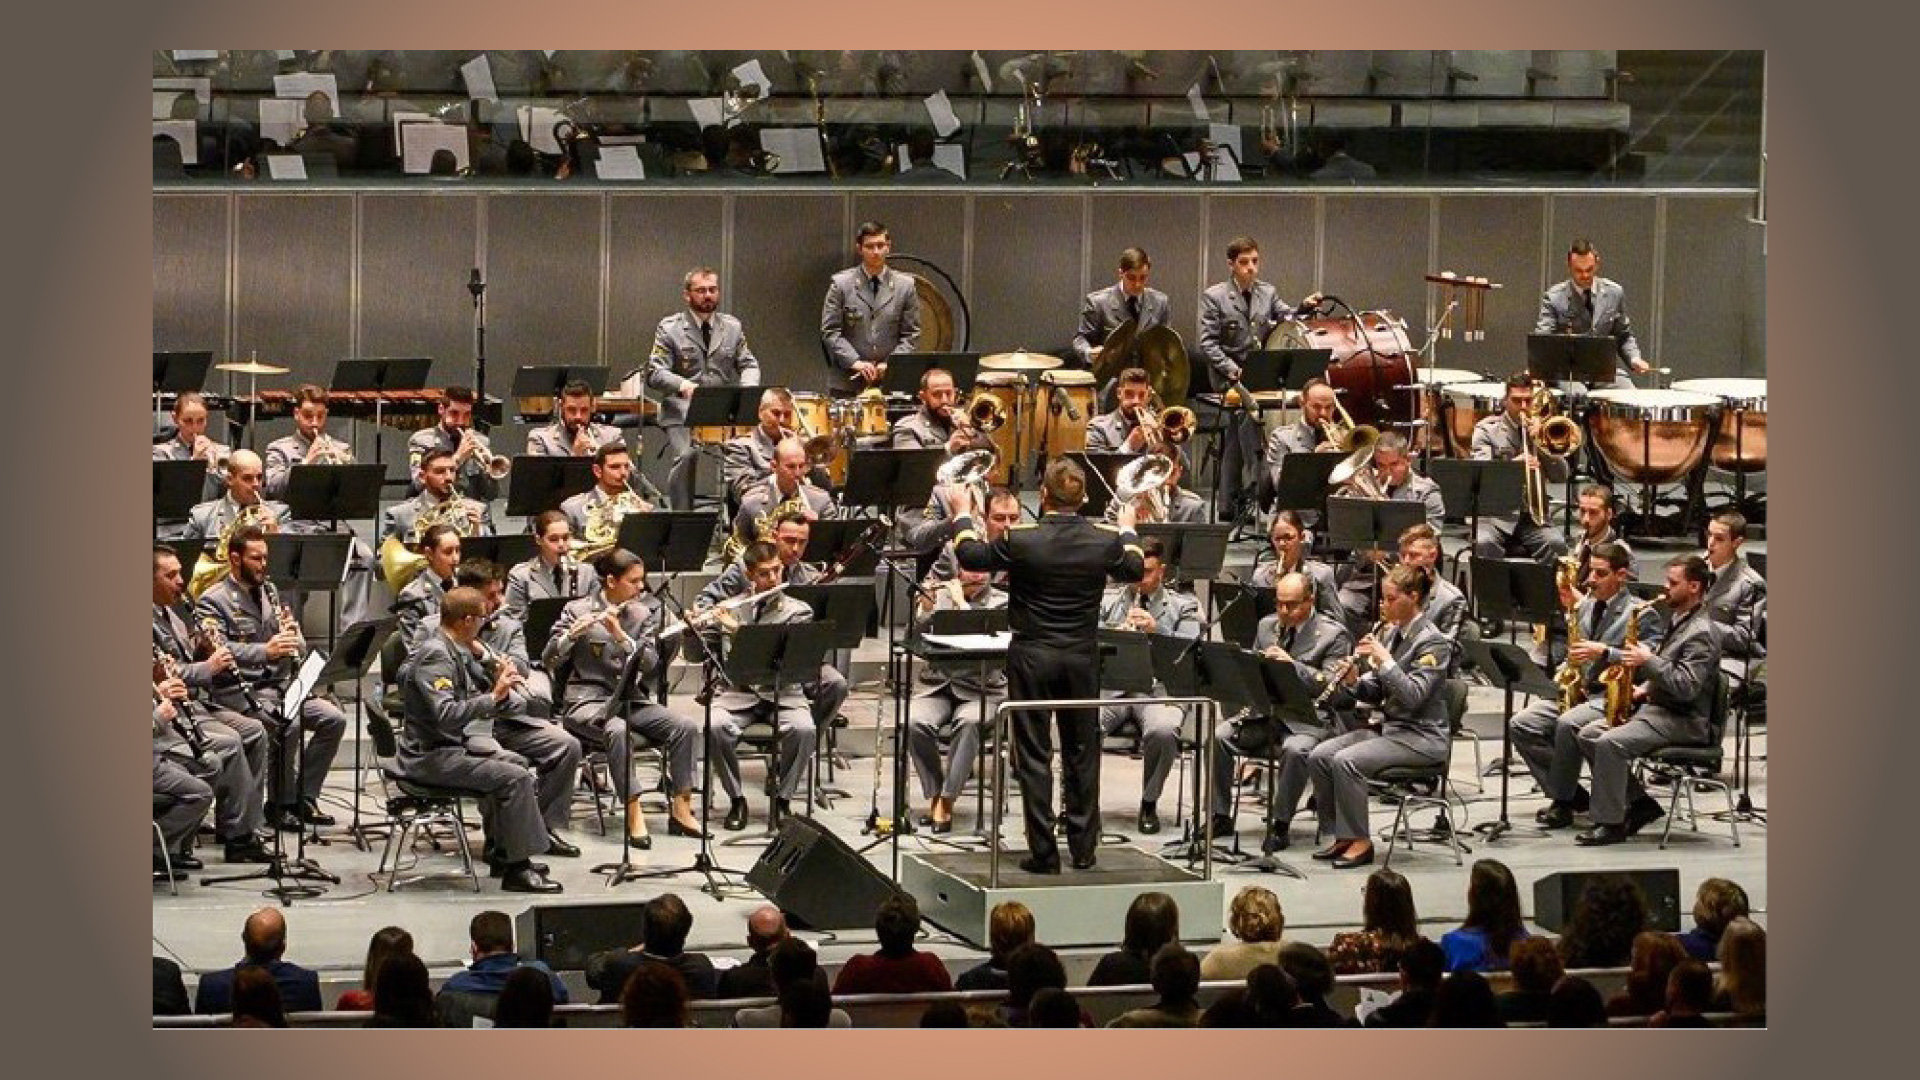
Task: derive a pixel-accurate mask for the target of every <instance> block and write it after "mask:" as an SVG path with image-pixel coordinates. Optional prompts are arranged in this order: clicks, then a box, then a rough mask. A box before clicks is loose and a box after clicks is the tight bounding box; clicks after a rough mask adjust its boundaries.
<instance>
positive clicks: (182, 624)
mask: <svg viewBox="0 0 1920 1080" xmlns="http://www.w3.org/2000/svg"><path fill="white" fill-rule="evenodd" d="M153 643H154V644H155V645H158V646H160V648H161V649H162V650H163V651H165V652H166V653H167V655H169V656H171V657H173V659H174V661H175V666H177V667H178V668H179V669H180V681H181V682H184V683H186V684H187V689H189V690H201V691H204V690H207V689H208V688H210V687H212V686H213V680H214V674H213V665H212V664H211V663H209V662H207V661H205V660H199V661H196V660H194V659H193V639H192V636H191V635H190V634H189V632H188V630H187V623H186V620H184V619H182V618H181V617H180V613H179V612H178V611H177V610H175V609H173V608H163V607H159V606H157V605H156V606H155V607H154V609H153Z"/></svg>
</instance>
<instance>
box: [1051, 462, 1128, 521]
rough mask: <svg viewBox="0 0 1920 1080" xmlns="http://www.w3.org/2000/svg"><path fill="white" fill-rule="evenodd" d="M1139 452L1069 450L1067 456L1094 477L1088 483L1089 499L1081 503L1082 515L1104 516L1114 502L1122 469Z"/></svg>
mask: <svg viewBox="0 0 1920 1080" xmlns="http://www.w3.org/2000/svg"><path fill="white" fill-rule="evenodd" d="M1139 456H1140V455H1139V454H1116V453H1102V452H1099V451H1089V450H1069V451H1067V453H1066V457H1067V458H1068V459H1069V460H1071V461H1072V462H1073V463H1074V464H1075V465H1078V466H1080V468H1081V471H1083V472H1085V473H1086V474H1087V475H1088V476H1090V477H1092V478H1094V482H1093V483H1091V484H1088V485H1087V489H1086V490H1087V501H1085V502H1083V503H1081V504H1080V516H1081V517H1090V518H1104V517H1106V514H1107V507H1108V506H1109V505H1111V504H1112V502H1113V495H1114V488H1113V486H1114V484H1115V483H1117V482H1118V480H1119V476H1120V470H1121V469H1124V468H1126V467H1127V463H1128V462H1131V461H1133V460H1135V459H1137V458H1138V457H1139Z"/></svg>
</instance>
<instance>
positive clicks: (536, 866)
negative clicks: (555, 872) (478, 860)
mask: <svg viewBox="0 0 1920 1080" xmlns="http://www.w3.org/2000/svg"><path fill="white" fill-rule="evenodd" d="M513 866H514V864H513V863H510V862H505V861H503V860H500V859H491V858H490V859H488V860H487V876H488V877H505V876H507V875H508V874H509V873H512V871H513ZM526 866H527V869H529V870H531V871H533V872H534V873H536V874H544V873H546V872H547V870H548V869H549V867H548V866H547V864H546V863H543V862H534V861H533V860H532V859H528V860H527V862H526Z"/></svg>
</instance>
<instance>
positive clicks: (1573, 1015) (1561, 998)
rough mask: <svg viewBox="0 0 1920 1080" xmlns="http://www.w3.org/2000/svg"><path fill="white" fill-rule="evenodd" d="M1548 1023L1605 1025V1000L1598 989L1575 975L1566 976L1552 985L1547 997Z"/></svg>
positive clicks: (1559, 1026) (1561, 1026)
mask: <svg viewBox="0 0 1920 1080" xmlns="http://www.w3.org/2000/svg"><path fill="white" fill-rule="evenodd" d="M1547 1026H1548V1027H1550V1028H1592V1027H1606V1026H1607V1003H1606V1002H1604V1001H1602V1000H1600V991H1599V990H1598V989H1597V988H1596V987H1595V986H1594V985H1593V984H1592V983H1590V982H1588V981H1587V980H1585V979H1583V978H1581V977H1580V976H1578V975H1568V976H1567V977H1565V978H1563V979H1561V980H1560V981H1559V983H1557V984H1555V986H1554V988H1553V995H1552V996H1551V997H1549V998H1548V999H1547Z"/></svg>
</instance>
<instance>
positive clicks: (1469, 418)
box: [1438, 381, 1507, 457]
mask: <svg viewBox="0 0 1920 1080" xmlns="http://www.w3.org/2000/svg"><path fill="white" fill-rule="evenodd" d="M1438 389H1439V391H1440V393H1441V394H1442V395H1443V396H1445V397H1446V399H1447V409H1446V410H1445V412H1446V417H1447V435H1448V437H1449V439H1450V441H1451V442H1452V445H1453V455H1454V456H1455V457H1466V456H1467V453H1468V451H1469V450H1470V449H1471V448H1472V446H1473V427H1474V425H1475V424H1478V423H1479V422H1480V421H1482V420H1485V419H1486V418H1487V417H1489V416H1492V415H1493V414H1494V413H1497V412H1499V411H1500V410H1501V408H1502V407H1503V403H1504V402H1505V401H1506V400H1507V384H1506V383H1505V382H1499V381H1495V382H1451V383H1447V384H1445V385H1443V386H1440V387H1438Z"/></svg>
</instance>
